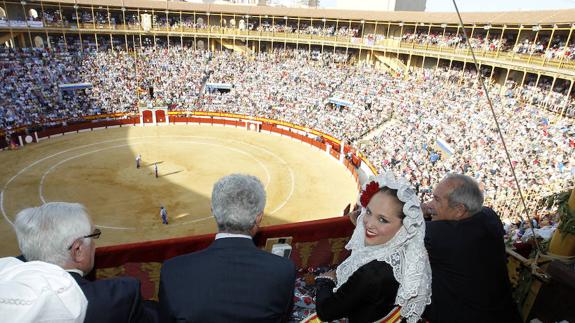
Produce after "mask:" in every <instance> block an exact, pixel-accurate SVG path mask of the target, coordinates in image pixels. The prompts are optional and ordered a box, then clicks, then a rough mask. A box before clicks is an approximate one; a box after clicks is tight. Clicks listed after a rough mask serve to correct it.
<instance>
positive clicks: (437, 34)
mask: <svg viewBox="0 0 575 323" xmlns="http://www.w3.org/2000/svg"><path fill="white" fill-rule="evenodd" d="M123 19H124V18H123V16H122V15H117V14H115V13H112V14H110V15H107V14H106V12H105V11H94V12H92V11H85V10H79V11H78V16H76V15H75V14H73V13H71V12H62V11H61V10H59V9H50V8H47V9H45V10H44V11H42V12H41V15H38V16H36V17H35V18H34V19H33V20H35V21H41V20H42V21H44V22H45V23H46V24H47V25H56V26H66V27H67V26H71V25H76V26H78V25H80V24H88V25H90V24H94V25H95V26H96V28H105V27H107V26H109V27H110V28H113V29H115V28H117V27H118V24H121V21H122V20H123ZM125 20H126V23H127V25H128V26H127V27H128V29H140V28H143V25H142V21H141V18H140V17H139V16H138V15H137V14H136V13H126V14H125ZM149 27H150V28H151V29H157V30H173V31H178V30H180V29H182V28H183V29H186V30H187V29H201V30H209V31H210V32H221V31H225V30H240V31H258V32H276V33H277V32H279V33H295V34H302V35H315V36H322V37H348V38H349V39H350V41H352V42H354V43H357V42H363V43H364V44H366V45H374V44H377V43H379V42H381V41H383V40H385V39H386V38H387V37H389V39H391V40H399V41H402V42H406V43H417V44H420V45H430V46H438V47H449V48H455V49H466V48H467V47H468V46H467V44H466V42H465V39H464V37H463V32H462V31H459V30H449V29H445V30H436V29H434V30H429V31H426V30H425V29H423V30H420V31H417V30H415V31H407V32H403V34H402V35H399V36H391V35H389V34H388V35H387V37H386V35H385V34H384V33H386V32H385V31H386V28H380V30H379V31H378V32H376V31H371V30H367V29H366V30H365V31H364V30H363V28H362V26H360V25H346V24H334V23H333V22H326V21H322V22H316V23H310V22H306V21H302V22H297V23H296V22H293V21H289V20H288V19H286V20H285V21H283V20H281V19H278V20H276V21H273V20H269V19H263V20H262V19H257V18H252V19H251V20H250V18H249V17H247V16H239V17H238V18H237V19H231V18H230V19H215V18H214V19H212V20H211V21H210V20H209V19H208V17H207V16H206V17H205V18H203V17H195V16H191V15H183V16H180V15H165V14H157V13H155V14H153V15H151V17H150V26H149ZM551 35H552V34H551ZM514 37H517V36H515V35H513V34H511V33H508V34H507V35H504V37H501V32H500V31H499V32H492V33H491V34H489V33H488V32H486V31H481V32H477V33H475V34H474V35H472V37H470V44H471V47H472V48H473V49H475V50H482V51H499V52H510V53H515V54H523V55H530V56H531V55H534V56H541V57H544V58H545V59H548V60H551V59H560V60H561V59H567V60H573V59H575V43H574V42H573V41H571V42H570V44H568V43H567V42H566V40H567V38H566V37H567V36H566V35H565V36H559V35H555V37H553V38H551V36H550V35H546V34H543V35H540V36H539V35H537V36H536V35H535V33H533V34H531V35H528V36H523V35H522V36H521V37H520V39H519V40H517V41H516V39H515V38H514ZM548 45H549V46H548Z"/></svg>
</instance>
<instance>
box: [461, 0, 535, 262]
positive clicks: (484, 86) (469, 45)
mask: <svg viewBox="0 0 575 323" xmlns="http://www.w3.org/2000/svg"><path fill="white" fill-rule="evenodd" d="M452 1H453V6H454V7H455V12H456V13H457V18H458V19H459V25H460V26H461V28H462V29H463V36H464V37H465V43H466V44H467V46H468V47H469V50H470V51H471V57H472V58H473V64H475V69H476V70H477V74H478V75H479V81H480V83H481V86H482V87H483V91H484V92H485V98H486V99H487V102H488V103H489V109H490V110H491V114H492V116H493V121H495V125H496V126H497V133H499V138H500V139H501V143H502V144H503V149H504V150H505V156H506V157H507V161H508V162H509V167H511V173H512V174H513V179H514V181H515V185H516V186H517V191H518V192H519V197H520V198H521V204H522V205H523V213H525V216H526V217H527V220H529V226H530V227H531V233H532V234H533V240H535V246H536V248H537V251H539V252H540V253H544V252H543V250H542V249H541V245H540V244H539V241H537V238H536V236H535V230H534V228H533V222H531V217H530V216H529V212H528V209H527V203H526V202H525V198H524V197H523V191H522V190H521V186H520V185H519V181H518V180H517V175H516V174H515V167H513V163H512V162H511V154H510V153H509V150H507V144H506V143H505V138H504V137H503V133H502V132H501V127H500V126H499V121H498V120H497V115H496V114H495V109H494V108H493V102H491V98H490V97H489V91H488V90H487V86H486V85H485V79H484V78H483V75H482V74H481V70H479V64H478V63H477V59H476V58H475V52H474V51H473V48H472V47H471V42H470V41H469V37H467V29H465V26H464V25H463V19H461V14H460V13H459V8H458V7H457V3H456V2H455V0H452ZM506 81H507V80H506ZM519 216H520V217H521V215H519ZM521 221H523V222H524V221H525V220H524V218H523V217H521Z"/></svg>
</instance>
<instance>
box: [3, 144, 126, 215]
mask: <svg viewBox="0 0 575 323" xmlns="http://www.w3.org/2000/svg"><path fill="white" fill-rule="evenodd" d="M122 140H126V139H113V140H104V141H99V142H96V143H91V144H87V145H82V146H78V147H74V148H70V149H65V150H62V151H59V152H57V153H55V154H52V155H49V156H46V157H44V158H41V159H38V160H36V161H34V162H32V163H31V164H30V165H28V166H26V167H24V168H22V169H21V170H19V171H18V172H17V173H16V174H15V175H14V176H12V177H11V178H10V179H9V180H8V181H7V182H6V183H5V184H4V186H3V187H2V193H3V192H5V191H6V188H8V185H10V183H12V182H13V181H14V180H15V179H16V178H17V177H18V176H20V175H21V174H22V173H24V172H25V171H27V170H28V169H30V168H32V167H34V166H35V165H37V164H39V163H41V162H43V161H45V160H47V159H50V158H52V157H55V156H58V155H61V154H64V153H67V152H69V151H73V150H77V149H82V148H86V147H90V146H95V145H100V144H102V143H109V142H115V141H122ZM1 195H2V199H0V211H2V216H3V217H4V220H6V221H7V222H8V223H10V225H11V226H14V223H12V221H11V220H10V218H8V215H7V214H6V210H5V209H4V198H3V196H4V194H1Z"/></svg>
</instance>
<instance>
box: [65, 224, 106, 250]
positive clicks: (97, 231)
mask: <svg viewBox="0 0 575 323" xmlns="http://www.w3.org/2000/svg"><path fill="white" fill-rule="evenodd" d="M101 234H102V230H100V229H98V228H96V229H94V232H93V233H92V234H89V235H87V236H83V237H80V238H78V239H85V238H92V239H99V238H100V235H101ZM78 239H76V240H78ZM76 240H74V241H76ZM73 245H74V244H73V243H72V244H71V245H70V246H69V247H68V250H72V246H73Z"/></svg>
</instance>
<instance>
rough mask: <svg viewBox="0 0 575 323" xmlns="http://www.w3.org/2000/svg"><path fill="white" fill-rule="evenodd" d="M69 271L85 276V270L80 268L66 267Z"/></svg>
mask: <svg viewBox="0 0 575 323" xmlns="http://www.w3.org/2000/svg"><path fill="white" fill-rule="evenodd" d="M66 271H67V272H70V273H76V274H80V276H82V277H84V272H83V271H81V270H80V269H72V268H71V269H66Z"/></svg>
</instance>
